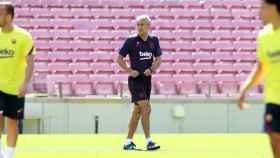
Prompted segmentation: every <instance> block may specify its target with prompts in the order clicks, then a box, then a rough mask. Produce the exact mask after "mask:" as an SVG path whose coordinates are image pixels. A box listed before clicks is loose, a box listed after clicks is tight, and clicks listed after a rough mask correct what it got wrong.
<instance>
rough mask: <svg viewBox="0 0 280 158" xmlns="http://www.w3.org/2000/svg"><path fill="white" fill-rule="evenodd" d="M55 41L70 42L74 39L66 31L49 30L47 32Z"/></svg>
mask: <svg viewBox="0 0 280 158" xmlns="http://www.w3.org/2000/svg"><path fill="white" fill-rule="evenodd" d="M49 34H51V36H52V37H53V38H54V39H55V40H64V41H72V40H74V37H73V36H71V34H70V33H69V31H68V30H51V31H50V32H49Z"/></svg>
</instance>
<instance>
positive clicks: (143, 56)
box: [139, 51, 153, 60]
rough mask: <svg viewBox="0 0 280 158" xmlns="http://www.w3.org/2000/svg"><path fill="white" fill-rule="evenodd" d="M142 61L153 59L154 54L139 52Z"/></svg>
mask: <svg viewBox="0 0 280 158" xmlns="http://www.w3.org/2000/svg"><path fill="white" fill-rule="evenodd" d="M139 55H140V60H150V59H152V57H153V53H151V52H141V51H140V52H139Z"/></svg>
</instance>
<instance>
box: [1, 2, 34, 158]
mask: <svg viewBox="0 0 280 158" xmlns="http://www.w3.org/2000/svg"><path fill="white" fill-rule="evenodd" d="M14 14H15V13H14V6H13V5H12V4H11V3H10V2H3V1H2V2H0V136H1V133H2V131H3V126H4V117H7V128H8V133H7V134H8V138H7V150H6V151H5V152H3V153H2V150H3V148H2V147H1V143H0V158H12V157H13V155H14V152H15V147H16V142H17V136H18V131H17V123H18V120H21V119H23V117H24V102H25V99H24V97H25V94H26V92H27V87H28V83H29V81H30V80H31V76H32V74H33V65H34V54H35V51H34V47H33V41H32V37H31V35H30V34H29V33H28V32H27V31H25V30H24V29H22V28H19V27H18V26H15V25H14V24H13V19H14ZM0 141H1V140H0Z"/></svg>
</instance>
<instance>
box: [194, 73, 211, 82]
mask: <svg viewBox="0 0 280 158" xmlns="http://www.w3.org/2000/svg"><path fill="white" fill-rule="evenodd" d="M194 79H195V80H196V81H198V82H209V83H210V82H212V81H213V75H212V74H195V75H194Z"/></svg>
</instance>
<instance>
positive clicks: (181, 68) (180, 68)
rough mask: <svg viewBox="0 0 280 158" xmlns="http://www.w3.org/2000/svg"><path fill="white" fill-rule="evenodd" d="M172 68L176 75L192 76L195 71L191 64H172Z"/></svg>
mask: <svg viewBox="0 0 280 158" xmlns="http://www.w3.org/2000/svg"><path fill="white" fill-rule="evenodd" d="M173 68H174V69H175V70H176V71H177V74H194V73H196V70H195V69H194V68H193V64H191V63H184V62H182V63H174V64H173Z"/></svg>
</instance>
